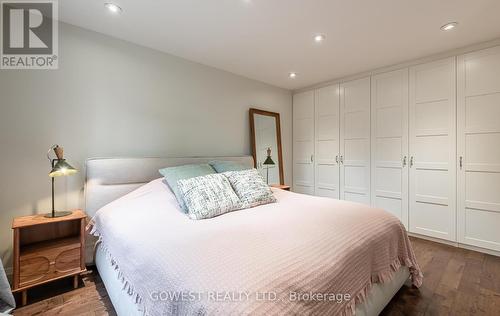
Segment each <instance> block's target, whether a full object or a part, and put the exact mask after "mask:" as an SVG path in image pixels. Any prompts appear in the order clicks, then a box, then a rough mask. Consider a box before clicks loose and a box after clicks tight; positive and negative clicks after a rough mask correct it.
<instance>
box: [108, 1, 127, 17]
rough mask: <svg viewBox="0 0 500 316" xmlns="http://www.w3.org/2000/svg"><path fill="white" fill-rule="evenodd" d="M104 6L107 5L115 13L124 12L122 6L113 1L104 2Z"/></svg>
mask: <svg viewBox="0 0 500 316" xmlns="http://www.w3.org/2000/svg"><path fill="white" fill-rule="evenodd" d="M104 6H105V7H106V9H108V10H109V11H110V12H112V13H115V14H120V13H122V11H123V10H122V8H120V7H119V6H118V5H116V4H114V3H111V2H107V3H105V4H104Z"/></svg>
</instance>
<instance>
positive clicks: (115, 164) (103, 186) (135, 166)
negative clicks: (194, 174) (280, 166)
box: [85, 156, 254, 217]
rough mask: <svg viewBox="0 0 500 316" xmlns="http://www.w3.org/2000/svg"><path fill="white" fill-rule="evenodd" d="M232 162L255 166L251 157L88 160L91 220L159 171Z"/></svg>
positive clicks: (87, 204) (87, 196)
mask: <svg viewBox="0 0 500 316" xmlns="http://www.w3.org/2000/svg"><path fill="white" fill-rule="evenodd" d="M212 160H229V161H235V162H239V163H241V164H243V165H245V166H248V167H253V166H254V163H253V158H252V156H241V157H187V158H91V159H89V160H87V175H86V182H85V211H86V212H87V214H88V215H89V216H90V217H93V216H94V214H95V212H96V211H97V210H99V209H100V208H101V207H103V206H104V205H106V204H108V203H109V202H111V201H113V200H116V199H118V198H119V197H121V196H123V195H125V194H127V193H129V192H132V191H133V190H135V189H136V188H138V187H140V186H141V185H143V184H145V183H148V182H150V181H152V180H154V179H158V178H160V177H161V175H160V174H159V173H158V169H161V168H165V167H172V166H180V165H186V164H196V163H207V162H209V161H212Z"/></svg>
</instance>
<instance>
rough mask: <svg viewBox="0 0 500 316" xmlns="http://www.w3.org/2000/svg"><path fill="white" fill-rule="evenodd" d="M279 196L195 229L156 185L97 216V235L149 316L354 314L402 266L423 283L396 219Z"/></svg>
mask: <svg viewBox="0 0 500 316" xmlns="http://www.w3.org/2000/svg"><path fill="white" fill-rule="evenodd" d="M274 194H275V196H276V198H277V200H278V202H277V203H273V204H268V205H264V206H259V207H255V208H252V209H246V210H240V211H235V212H232V213H228V214H225V215H222V216H219V217H215V218H212V219H206V220H198V221H197V220H191V219H189V218H188V217H187V216H186V215H185V214H184V213H182V212H181V211H180V209H179V207H178V206H177V202H176V200H175V197H174V195H173V194H172V193H171V191H170V189H169V188H168V187H167V186H166V185H165V184H164V183H162V180H161V179H158V180H155V181H152V182H151V183H149V184H147V185H145V186H143V187H141V188H139V189H138V190H136V191H134V192H132V193H130V194H128V195H126V196H124V197H122V198H120V199H118V200H116V201H114V202H112V203H110V204H108V205H107V206H105V207H104V208H102V209H101V210H99V211H98V212H97V214H96V216H95V217H94V219H93V223H92V225H93V227H92V233H93V234H95V235H97V236H99V238H100V241H101V243H102V244H101V246H102V247H104V249H106V251H107V252H108V255H109V258H110V260H112V262H113V264H114V265H115V267H116V268H117V269H119V271H120V277H121V279H122V281H123V282H124V290H126V291H128V293H129V294H130V295H131V297H132V298H133V299H134V300H135V301H136V302H137V304H138V308H140V309H141V310H142V311H143V312H144V313H145V314H149V315H250V314H251V315H290V314H301V315H312V314H314V315H318V314H330V315H335V314H347V315H349V314H352V313H353V312H354V304H355V303H357V302H361V301H363V299H364V297H365V295H366V293H367V291H368V290H369V289H370V287H371V285H372V283H373V282H384V281H387V280H389V279H390V278H391V277H392V276H393V275H394V271H396V270H397V269H398V268H399V267H400V266H401V265H407V266H408V267H409V268H410V272H411V275H412V279H413V283H414V284H415V285H417V286H419V285H420V284H421V281H422V275H421V273H420V270H419V268H418V265H417V263H416V261H415V257H414V254H413V251H412V249H411V244H410V242H409V240H408V237H407V235H406V231H405V229H404V227H403V225H402V224H401V223H400V222H399V220H398V219H397V218H395V217H394V216H392V215H390V214H389V213H387V212H385V211H383V210H379V209H373V208H369V207H367V206H363V205H361V204H356V203H350V202H345V201H339V200H334V199H327V198H319V197H312V196H306V195H301V194H296V193H291V192H287V191H283V190H274ZM311 293H316V294H317V293H321V294H323V295H322V296H318V295H316V296H314V297H313V296H311V295H309V294H311ZM335 294H336V296H333V295H335ZM339 295H343V296H342V298H340V296H339ZM347 295H350V299H349V297H348V296H347ZM299 298H300V299H299Z"/></svg>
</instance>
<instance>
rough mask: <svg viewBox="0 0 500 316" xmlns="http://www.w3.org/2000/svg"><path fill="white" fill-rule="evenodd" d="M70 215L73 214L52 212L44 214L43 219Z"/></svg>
mask: <svg viewBox="0 0 500 316" xmlns="http://www.w3.org/2000/svg"><path fill="white" fill-rule="evenodd" d="M71 214H73V212H70V211H63V212H54V213H48V214H45V217H46V218H55V217H63V216H68V215H71ZM52 215H53V216H52Z"/></svg>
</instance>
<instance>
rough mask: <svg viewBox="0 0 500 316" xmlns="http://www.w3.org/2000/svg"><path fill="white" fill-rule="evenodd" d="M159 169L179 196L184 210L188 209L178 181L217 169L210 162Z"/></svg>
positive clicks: (179, 201)
mask: <svg viewBox="0 0 500 316" xmlns="http://www.w3.org/2000/svg"><path fill="white" fill-rule="evenodd" d="M158 171H159V172H160V173H161V174H162V176H164V177H165V180H166V181H167V183H168V186H169V187H170V189H171V190H172V192H174V194H175V197H176V198H177V203H179V206H180V207H181V209H182V210H183V211H184V212H187V210H188V209H187V207H186V204H185V203H184V200H183V199H182V194H181V193H180V191H179V188H178V187H177V181H179V180H184V179H190V178H194V177H199V176H205V175H207V174H213V173H215V170H214V169H213V168H212V167H211V166H210V165H209V164H201V165H184V166H177V167H168V168H163V169H160V170H158Z"/></svg>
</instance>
